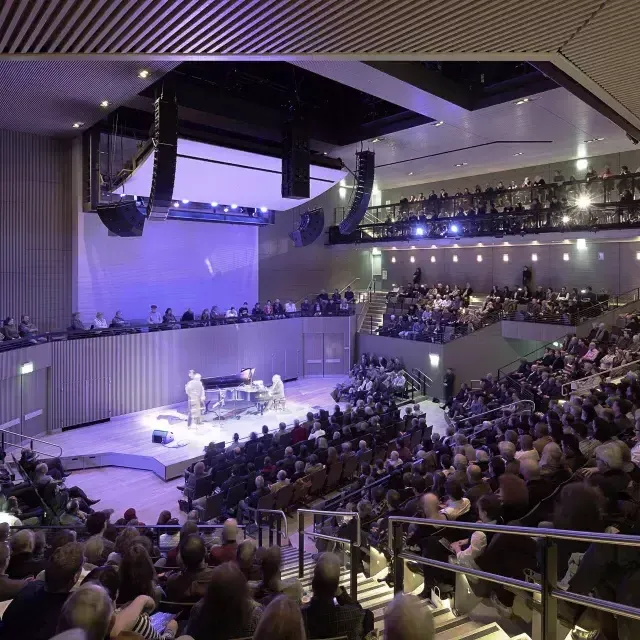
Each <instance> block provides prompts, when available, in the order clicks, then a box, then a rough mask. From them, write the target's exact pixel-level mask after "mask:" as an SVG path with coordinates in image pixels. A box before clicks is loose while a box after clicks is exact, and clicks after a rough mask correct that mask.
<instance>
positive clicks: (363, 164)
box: [339, 151, 376, 235]
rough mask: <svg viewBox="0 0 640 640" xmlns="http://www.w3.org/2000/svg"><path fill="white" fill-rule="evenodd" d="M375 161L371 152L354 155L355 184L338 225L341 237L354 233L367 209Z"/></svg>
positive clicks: (374, 155) (360, 152)
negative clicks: (343, 217) (346, 211)
mask: <svg viewBox="0 0 640 640" xmlns="http://www.w3.org/2000/svg"><path fill="white" fill-rule="evenodd" d="M375 159H376V154H375V153H374V152H373V151H359V152H358V153H356V184H355V187H354V189H353V194H352V196H351V205H350V206H349V211H348V213H347V215H346V216H345V219H344V220H343V221H342V222H341V223H340V225H339V229H340V233H341V234H342V235H348V234H350V233H352V232H354V231H355V230H356V229H357V228H358V225H359V224H360V222H362V219H363V218H364V214H365V213H366V212H367V207H368V206H369V201H370V200H371V191H372V190H373V177H374V174H375V166H376V162H375Z"/></svg>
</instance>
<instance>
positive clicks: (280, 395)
mask: <svg viewBox="0 0 640 640" xmlns="http://www.w3.org/2000/svg"><path fill="white" fill-rule="evenodd" d="M271 382H272V385H271V388H270V389H269V395H270V396H271V403H272V405H275V404H276V403H277V402H279V401H283V400H284V382H282V378H281V377H280V376H279V375H278V374H277V373H276V374H275V375H274V376H273V377H272V378H271Z"/></svg>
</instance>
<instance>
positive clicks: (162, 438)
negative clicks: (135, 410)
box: [151, 429, 173, 444]
mask: <svg viewBox="0 0 640 640" xmlns="http://www.w3.org/2000/svg"><path fill="white" fill-rule="evenodd" d="M151 442H153V443H155V444H169V443H170V442H173V431H165V430H164V429H154V431H153V433H152V434H151Z"/></svg>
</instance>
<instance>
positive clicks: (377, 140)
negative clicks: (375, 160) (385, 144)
mask: <svg viewBox="0 0 640 640" xmlns="http://www.w3.org/2000/svg"><path fill="white" fill-rule="evenodd" d="M382 140H384V138H374V139H373V140H372V141H371V142H373V143H374V144H375V143H376V142H382Z"/></svg>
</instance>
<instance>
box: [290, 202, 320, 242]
mask: <svg viewBox="0 0 640 640" xmlns="http://www.w3.org/2000/svg"><path fill="white" fill-rule="evenodd" d="M323 230H324V209H322V208H319V209H312V210H311V211H305V212H304V213H303V214H302V215H301V216H300V226H299V227H298V228H297V229H296V230H295V231H292V232H291V233H290V234H289V237H290V238H291V239H292V240H293V244H294V245H295V246H296V247H306V246H308V245H310V244H311V243H312V242H315V241H316V240H317V239H318V238H319V237H320V234H321V233H322V231H323Z"/></svg>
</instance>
